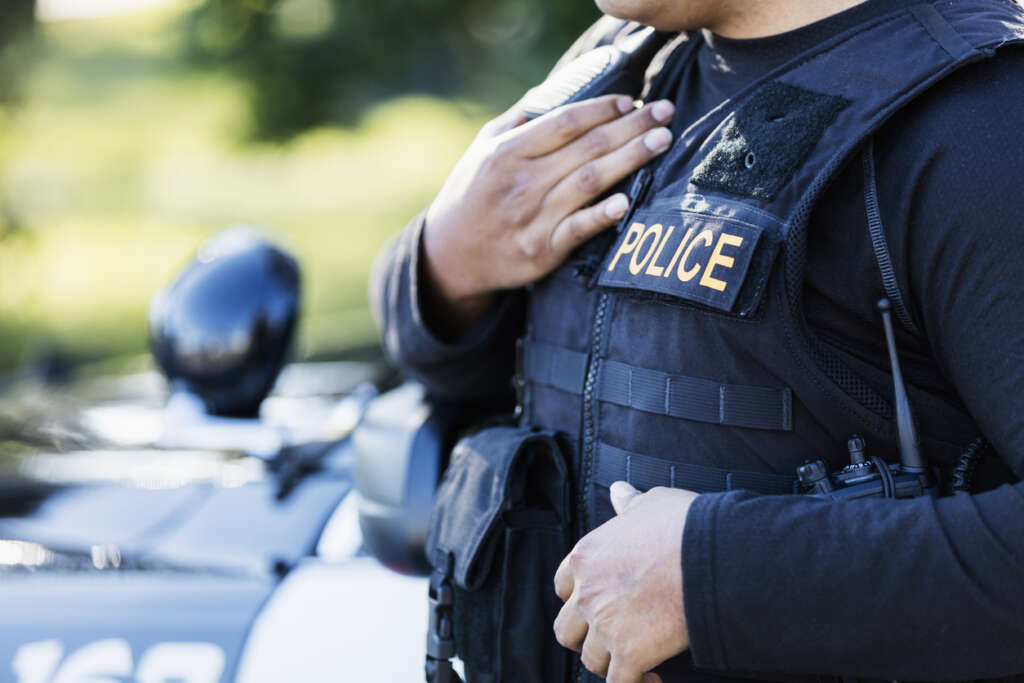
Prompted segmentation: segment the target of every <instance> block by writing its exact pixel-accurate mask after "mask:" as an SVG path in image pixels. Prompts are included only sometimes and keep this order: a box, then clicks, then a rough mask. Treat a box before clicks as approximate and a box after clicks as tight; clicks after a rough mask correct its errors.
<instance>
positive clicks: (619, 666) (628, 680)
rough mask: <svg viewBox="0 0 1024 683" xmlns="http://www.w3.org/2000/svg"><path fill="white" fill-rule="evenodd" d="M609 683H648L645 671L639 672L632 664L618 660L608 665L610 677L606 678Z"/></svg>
mask: <svg viewBox="0 0 1024 683" xmlns="http://www.w3.org/2000/svg"><path fill="white" fill-rule="evenodd" d="M605 680H606V681H607V682H608V683H646V679H645V676H644V672H643V671H639V670H637V669H636V668H635V667H634V666H632V665H631V664H626V663H623V662H622V661H621V659H619V658H616V659H613V660H612V661H611V663H610V664H609V665H608V676H606V677H605Z"/></svg>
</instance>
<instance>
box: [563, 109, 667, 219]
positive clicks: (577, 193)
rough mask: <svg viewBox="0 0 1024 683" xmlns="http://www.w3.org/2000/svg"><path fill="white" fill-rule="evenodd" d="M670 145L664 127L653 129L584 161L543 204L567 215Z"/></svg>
mask: <svg viewBox="0 0 1024 683" xmlns="http://www.w3.org/2000/svg"><path fill="white" fill-rule="evenodd" d="M671 144H672V133H670V132H669V130H668V129H667V128H655V129H653V130H649V131H647V132H646V133H644V134H643V135H640V136H638V137H636V138H634V139H633V140H631V141H630V142H628V143H626V144H625V145H623V146H621V147H619V148H618V149H616V150H615V151H614V152H612V153H611V154H606V155H604V156H603V157H601V158H600V159H595V160H593V161H590V162H588V163H586V164H583V165H582V166H580V167H579V168H577V169H576V170H575V171H573V172H572V173H570V174H569V175H568V176H566V177H565V178H564V179H563V180H562V181H561V182H559V183H558V184H557V185H555V187H554V188H552V190H551V192H549V193H548V196H547V197H546V198H545V200H544V201H545V204H549V205H550V207H551V208H552V209H553V210H554V211H556V212H558V213H560V214H561V215H566V214H568V213H570V212H572V211H575V210H576V209H579V208H580V207H581V206H584V205H586V204H587V203H588V202H590V201H591V200H593V199H594V197H597V196H598V195H600V194H601V193H602V192H604V191H605V190H607V189H608V188H609V187H611V186H612V185H614V184H615V183H617V182H619V181H620V180H622V179H623V178H625V177H626V176H628V175H629V174H630V173H632V172H633V171H635V170H637V169H638V168H640V167H641V166H644V165H645V164H647V163H648V162H649V161H650V160H651V159H653V158H654V157H656V156H658V155H659V154H661V153H662V152H664V151H665V150H666V149H668V148H669V146H670V145H671Z"/></svg>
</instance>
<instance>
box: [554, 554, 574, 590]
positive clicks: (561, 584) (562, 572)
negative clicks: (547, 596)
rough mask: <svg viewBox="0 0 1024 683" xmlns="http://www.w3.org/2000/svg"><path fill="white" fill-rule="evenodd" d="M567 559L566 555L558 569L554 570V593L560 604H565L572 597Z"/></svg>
mask: <svg viewBox="0 0 1024 683" xmlns="http://www.w3.org/2000/svg"><path fill="white" fill-rule="evenodd" d="M569 557H570V555H566V556H565V557H564V558H562V563H561V564H559V565H558V569H557V570H555V593H557V594H558V597H559V598H560V599H561V601H562V602H565V601H567V600H568V599H569V597H570V596H572V589H573V583H574V582H573V578H572V569H571V568H570V566H569Z"/></svg>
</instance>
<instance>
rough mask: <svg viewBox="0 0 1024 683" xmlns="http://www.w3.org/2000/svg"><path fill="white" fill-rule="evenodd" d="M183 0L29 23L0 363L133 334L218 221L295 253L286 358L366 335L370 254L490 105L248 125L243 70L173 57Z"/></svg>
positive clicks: (137, 344)
mask: <svg viewBox="0 0 1024 683" xmlns="http://www.w3.org/2000/svg"><path fill="white" fill-rule="evenodd" d="M4 1H6V0H4ZM197 2H198V0H178V1H177V2H176V3H175V4H172V5H169V6H167V7H164V8H162V9H157V10H147V11H145V12H137V13H132V14H126V15H124V16H117V17H107V18H101V19H82V20H65V21H55V22H43V23H41V24H40V25H39V26H38V28H37V34H38V35H37V36H36V39H35V40H34V41H33V43H34V47H33V48H32V49H33V54H34V59H33V65H32V68H31V71H30V72H28V73H27V74H26V76H27V78H25V79H24V81H23V86H24V87H23V97H22V101H21V102H20V104H19V105H18V106H17V107H5V106H2V105H0V195H2V196H0V201H2V203H3V205H4V206H6V210H7V211H8V212H9V213H10V215H11V216H12V218H13V219H14V223H15V224H16V226H17V229H15V230H12V231H9V232H7V233H5V235H6V236H3V237H0V370H3V369H4V368H9V367H11V366H12V365H18V364H22V363H26V362H31V361H33V360H35V359H39V358H45V357H46V356H47V355H48V354H49V353H51V352H53V351H55V350H56V351H59V352H61V353H64V354H69V355H71V356H72V357H87V358H89V357H108V356H115V355H123V354H134V353H140V352H143V351H145V349H146V306H147V304H148V302H149V299H150V297H151V296H152V295H153V293H154V292H155V291H156V290H157V289H158V288H159V287H161V286H162V285H164V284H166V283H167V282H168V281H169V280H170V278H171V277H173V275H174V273H175V272H176V271H177V270H178V269H179V268H180V267H181V266H182V265H183V264H184V263H185V261H186V260H187V259H188V258H189V257H190V255H191V254H192V253H194V251H195V249H196V247H197V246H198V244H199V243H200V241H201V240H203V239H204V238H206V237H208V236H209V235H212V234H213V233H215V232H217V231H218V230H220V229H222V228H224V227H225V226H227V225H229V224H233V223H245V224H249V225H255V226H258V227H263V228H266V229H267V230H268V231H269V232H270V234H271V236H273V237H275V238H276V239H278V240H279V241H280V242H282V243H283V244H284V245H285V246H286V247H288V248H289V249H290V250H291V251H292V252H293V253H294V254H295V255H296V257H297V258H298V259H299V262H300V263H301V265H302V269H303V278H304V283H303V284H304V291H303V317H302V320H301V322H300V327H299V344H298V348H297V353H298V356H299V357H310V356H318V355H322V354H329V353H331V352H333V351H336V350H339V349H344V348H346V347H349V346H352V345H359V344H364V343H366V342H368V341H371V340H373V339H374V338H375V335H376V333H375V331H374V328H373V322H372V320H371V317H370V313H369V310H368V307H367V302H366V283H367V276H368V273H369V269H370V265H371V263H372V261H373V258H374V256H375V255H376V254H377V252H378V251H379V250H380V248H381V246H382V245H383V244H384V242H385V241H386V240H387V239H388V237H389V236H390V235H392V234H393V233H394V232H395V231H397V230H399V229H400V228H401V227H402V226H403V225H404V224H405V223H406V222H407V221H408V220H409V219H410V218H411V217H412V216H413V215H415V213H416V212H417V211H419V210H420V209H422V207H423V206H424V205H425V204H426V203H427V202H428V201H429V200H430V198H431V197H432V196H433V195H434V193H436V191H437V188H438V187H439V186H440V184H441V182H442V181H443V179H444V177H445V175H446V174H447V172H448V170H449V169H450V168H451V166H452V165H453V164H454V162H455V160H456V159H457V158H458V156H459V155H460V154H461V152H462V150H463V149H464V148H465V146H466V145H467V144H468V142H469V140H470V139H471V138H472V136H473V135H474V134H475V132H476V130H477V129H478V128H479V126H480V124H481V123H482V122H483V121H484V120H486V118H488V117H489V116H491V115H492V114H493V110H492V109H489V108H487V107H484V106H481V105H480V104H479V103H476V102H472V101H468V100H462V99H449V100H441V99H437V98H426V97H421V96H413V97H404V98H397V99H393V100H389V101H387V102H383V103H380V104H378V105H376V106H374V107H372V108H370V109H368V110H367V111H366V112H365V114H364V115H363V116H362V117H361V118H360V119H359V121H358V122H357V123H355V124H353V125H351V126H348V127H329V126H319V127H314V128H310V129H309V130H307V131H305V132H303V133H301V134H297V135H295V136H293V137H292V138H290V139H289V140H288V141H287V142H280V143H267V142H252V141H248V142H247V141H245V134H244V133H245V132H246V131H249V130H251V129H252V112H251V109H250V107H249V103H248V99H247V94H248V92H249V86H248V84H247V83H246V82H245V81H244V80H243V79H240V78H238V77H236V76H235V75H234V74H232V73H231V72H230V71H228V70H224V69H208V68H204V67H200V66H196V65H194V64H189V63H187V62H183V60H182V54H183V45H185V44H186V41H187V35H186V32H185V31H186V26H187V22H185V17H187V16H188V13H189V12H190V11H191V10H193V9H195V7H196V6H197Z"/></svg>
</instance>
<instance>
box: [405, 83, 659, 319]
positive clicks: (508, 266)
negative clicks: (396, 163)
mask: <svg viewBox="0 0 1024 683" xmlns="http://www.w3.org/2000/svg"><path fill="white" fill-rule="evenodd" d="M674 113H675V109H674V107H673V105H672V103H671V102H668V101H665V100H662V101H658V102H654V103H651V104H648V105H646V106H644V107H642V108H640V109H636V108H635V107H634V105H633V101H632V100H631V99H630V98H629V97H625V96H622V95H607V96H603V97H597V98H594V99H591V100H585V101H582V102H577V103H574V104H569V105H566V106H564V107H561V108H559V109H556V110H554V111H552V112H550V113H548V114H546V115H544V116H541V117H540V118H537V119H535V120H533V121H530V122H528V123H524V121H525V119H524V118H523V116H522V114H521V112H519V111H518V110H516V109H515V108H513V109H511V110H509V111H508V112H506V113H505V114H503V115H502V116H500V117H498V118H497V119H495V120H493V121H491V122H490V123H488V124H487V125H485V126H484V127H483V129H482V130H481V131H480V133H479V135H478V136H477V137H476V139H475V140H474V141H473V143H472V144H471V145H470V147H469V149H468V150H467V151H466V153H465V154H464V155H463V157H462V159H460V160H459V162H458V164H456V166H455V168H454V170H453V171H452V173H451V175H450V176H449V177H448V179H447V181H445V184H444V186H443V187H442V189H441V192H440V194H438V196H437V198H436V199H435V200H434V202H433V203H432V204H431V205H430V208H429V209H428V211H427V216H426V227H425V229H424V235H423V253H424V255H425V266H426V267H425V269H424V272H425V273H426V275H427V277H428V278H429V283H428V284H429V285H430V286H431V288H432V290H433V294H434V297H435V298H439V299H440V301H438V302H433V304H434V305H433V308H434V309H435V311H437V312H442V313H444V314H446V315H443V316H442V317H444V318H446V319H447V320H446V322H448V323H449V324H450V325H452V326H455V327H459V326H465V325H467V324H468V323H469V322H471V321H472V320H473V319H474V318H475V317H476V316H478V315H479V314H480V313H482V312H483V311H484V310H486V308H487V307H488V306H489V305H490V302H491V301H492V300H493V297H494V294H495V293H496V292H497V291H499V290H502V289H509V288H514V287H520V286H523V285H526V284H529V283H531V282H535V281H536V280H539V279H540V278H542V277H543V276H545V275H547V274H548V273H550V272H551V271H552V270H554V269H555V268H556V267H557V266H558V265H559V264H560V263H562V261H564V260H565V258H566V256H568V254H569V252H570V251H572V250H573V249H574V248H575V247H576V246H578V245H580V244H581V243H583V242H585V241H586V240H588V239H590V238H591V237H593V236H594V235H595V234H597V233H598V232H600V231H602V230H604V229H605V228H607V227H609V226H611V225H614V224H616V223H617V222H618V221H619V220H621V218H622V216H623V215H624V214H625V213H626V210H627V208H628V198H627V197H626V196H625V195H623V194H615V195H612V196H611V197H607V198H605V199H603V200H602V201H600V202H598V203H596V204H593V205H591V202H593V200H594V199H595V198H597V197H599V196H600V195H601V194H602V193H604V192H605V191H607V190H608V189H609V188H610V187H612V186H613V185H614V184H615V183H617V182H618V181H620V180H621V179H622V178H624V177H626V176H627V175H629V174H630V173H632V172H633V171H635V170H636V169H638V168H640V167H641V166H644V165H645V164H646V163H647V162H649V161H650V160H651V159H653V158H654V157H656V156H657V155H659V154H661V153H662V152H664V151H665V150H666V149H668V147H669V146H670V144H671V142H672V135H671V133H670V132H669V130H668V129H667V128H664V127H663V125H664V124H666V123H668V122H669V121H670V120H671V119H672V116H673V114H674Z"/></svg>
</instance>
